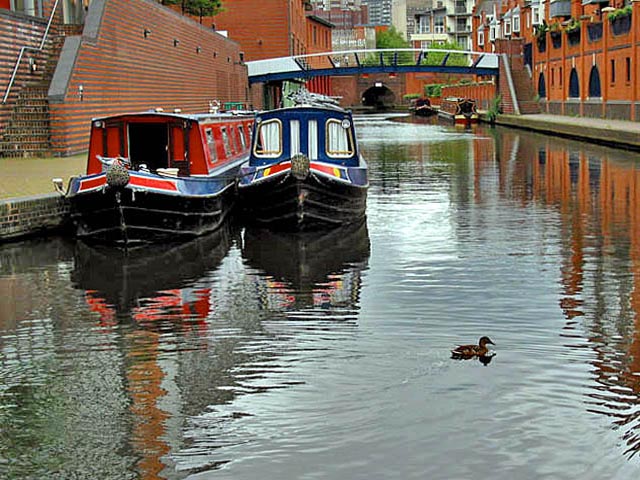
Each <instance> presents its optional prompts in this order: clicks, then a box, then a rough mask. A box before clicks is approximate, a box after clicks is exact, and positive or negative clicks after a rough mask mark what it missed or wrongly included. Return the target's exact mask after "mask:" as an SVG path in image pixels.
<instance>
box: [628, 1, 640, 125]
mask: <svg viewBox="0 0 640 480" xmlns="http://www.w3.org/2000/svg"><path fill="white" fill-rule="evenodd" d="M631 2H632V3H631V8H633V13H632V15H631V22H632V23H631V66H630V68H631V120H632V121H636V120H638V116H637V115H636V108H637V107H636V106H637V104H638V65H637V62H638V41H639V40H640V35H638V28H640V0H631Z"/></svg>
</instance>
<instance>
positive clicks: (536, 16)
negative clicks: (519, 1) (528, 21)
mask: <svg viewBox="0 0 640 480" xmlns="http://www.w3.org/2000/svg"><path fill="white" fill-rule="evenodd" d="M531 15H532V17H533V24H534V25H540V24H541V23H542V19H541V18H540V7H539V6H536V7H531Z"/></svg>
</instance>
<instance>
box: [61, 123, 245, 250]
mask: <svg viewBox="0 0 640 480" xmlns="http://www.w3.org/2000/svg"><path fill="white" fill-rule="evenodd" d="M253 118H254V115H253V113H247V114H246V115H242V114H230V113H224V112H217V111H215V110H214V111H212V112H210V113H202V114H182V113H179V112H174V113H164V112H161V111H155V110H153V111H148V112H140V113H130V114H121V115H113V116H109V117H102V118H96V119H94V120H93V121H92V123H91V137H90V142H89V154H88V158H87V169H86V173H85V174H84V175H79V176H77V177H73V178H72V179H71V180H70V182H69V186H68V188H67V190H66V191H64V189H63V188H62V180H61V179H54V183H55V184H56V188H57V189H58V191H60V192H61V193H63V194H64V195H65V196H67V197H68V198H69V203H70V206H71V220H72V222H73V227H74V230H75V235H76V236H77V237H78V238H81V239H83V240H85V241H89V242H99V243H108V244H115V245H118V246H121V247H133V246H135V245H139V244H144V243H148V242H152V241H155V242H159V241H167V240H169V241H175V240H181V239H188V238H193V237H196V236H199V235H204V234H206V233H208V232H212V231H214V230H216V229H217V228H218V227H219V226H220V225H221V224H222V222H223V221H224V219H225V217H227V215H228V214H229V212H230V211H231V209H232V207H233V206H234V204H235V201H236V192H235V183H236V178H237V175H238V169H239V168H240V165H241V164H242V163H243V162H245V161H246V160H247V158H248V156H249V146H250V144H251V137H250V135H251V129H252V127H253Z"/></svg>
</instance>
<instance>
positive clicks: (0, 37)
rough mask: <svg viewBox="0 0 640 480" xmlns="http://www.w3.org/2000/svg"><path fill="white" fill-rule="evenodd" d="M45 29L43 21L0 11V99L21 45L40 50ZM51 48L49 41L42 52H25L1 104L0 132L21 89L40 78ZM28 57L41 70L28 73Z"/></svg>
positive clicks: (45, 23)
mask: <svg viewBox="0 0 640 480" xmlns="http://www.w3.org/2000/svg"><path fill="white" fill-rule="evenodd" d="M46 26H47V21H46V20H45V19H38V18H35V17H27V16H25V15H19V14H15V13H12V12H10V11H8V10H4V11H3V10H0V100H1V99H2V98H3V97H4V95H5V92H6V89H7V87H8V85H9V80H10V78H11V74H12V72H13V68H14V66H15V63H16V60H17V58H18V54H19V53H20V49H21V48H22V47H24V46H29V47H36V48H37V47H39V46H40V42H41V40H42V35H43V33H44V30H45V28H46ZM50 49H51V42H50V41H49V42H47V43H46V44H45V50H44V51H43V52H41V53H27V54H25V56H24V57H23V59H22V62H21V63H20V68H19V70H18V75H17V77H16V79H15V82H14V85H13V87H12V89H11V92H10V96H9V98H8V101H7V103H6V104H4V105H3V104H2V103H0V132H2V131H3V130H4V128H5V127H6V124H7V121H8V120H9V117H10V116H11V111H12V109H13V105H14V103H15V100H16V98H17V97H18V94H19V93H20V90H21V89H22V86H23V85H24V84H25V83H27V82H29V81H33V80H38V79H41V78H42V76H43V75H44V63H45V62H44V59H45V58H46V55H47V53H48V51H49V50H50ZM29 57H33V59H34V60H35V61H36V65H37V66H39V67H40V68H39V69H38V70H36V73H35V74H32V73H30V68H29Z"/></svg>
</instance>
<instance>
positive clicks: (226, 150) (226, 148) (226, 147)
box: [221, 127, 231, 157]
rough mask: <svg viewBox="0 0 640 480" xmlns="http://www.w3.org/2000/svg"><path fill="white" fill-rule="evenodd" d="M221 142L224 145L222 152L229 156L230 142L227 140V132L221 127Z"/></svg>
mask: <svg viewBox="0 0 640 480" xmlns="http://www.w3.org/2000/svg"><path fill="white" fill-rule="evenodd" d="M221 130H222V144H223V145H224V153H225V154H226V156H227V157H230V156H231V142H229V134H228V133H227V129H226V128H225V127H222V129H221Z"/></svg>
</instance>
